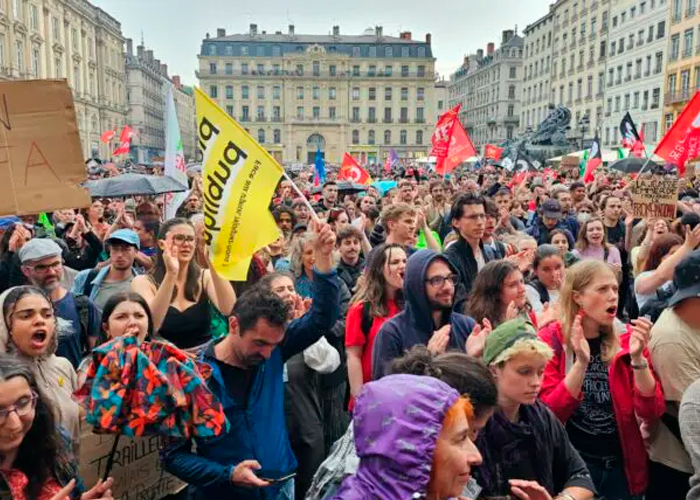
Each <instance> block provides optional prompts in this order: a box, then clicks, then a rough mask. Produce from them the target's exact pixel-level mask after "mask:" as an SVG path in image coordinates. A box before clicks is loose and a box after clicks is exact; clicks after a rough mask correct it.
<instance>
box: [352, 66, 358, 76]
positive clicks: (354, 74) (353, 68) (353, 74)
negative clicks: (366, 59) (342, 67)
mask: <svg viewBox="0 0 700 500" xmlns="http://www.w3.org/2000/svg"><path fill="white" fill-rule="evenodd" d="M352 76H360V65H359V64H356V65H354V66H353V67H352Z"/></svg>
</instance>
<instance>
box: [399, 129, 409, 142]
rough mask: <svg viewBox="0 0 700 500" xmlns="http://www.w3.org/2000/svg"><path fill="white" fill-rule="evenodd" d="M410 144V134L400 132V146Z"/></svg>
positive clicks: (403, 131)
mask: <svg viewBox="0 0 700 500" xmlns="http://www.w3.org/2000/svg"><path fill="white" fill-rule="evenodd" d="M407 142H408V133H407V132H406V131H405V130H402V131H401V132H399V144H401V145H402V146H405V145H406V143H407Z"/></svg>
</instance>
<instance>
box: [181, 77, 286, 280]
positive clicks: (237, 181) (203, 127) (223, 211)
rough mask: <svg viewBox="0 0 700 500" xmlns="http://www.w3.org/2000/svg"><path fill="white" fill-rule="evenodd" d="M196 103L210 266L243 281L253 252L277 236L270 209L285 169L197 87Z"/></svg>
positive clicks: (277, 231)
mask: <svg viewBox="0 0 700 500" xmlns="http://www.w3.org/2000/svg"><path fill="white" fill-rule="evenodd" d="M195 105H196V108H197V131H198V134H199V147H200V150H201V151H202V155H203V160H202V179H203V183H204V185H203V188H204V193H203V198H204V226H205V231H204V237H205V240H206V243H207V245H208V246H209V251H210V259H211V263H212V266H213V267H214V269H216V271H217V272H218V273H219V275H220V276H222V277H223V278H225V279H227V280H231V281H245V279H246V277H247V274H248V267H249V265H250V260H251V258H252V257H253V254H254V253H255V252H257V251H258V250H260V249H261V248H263V247H264V246H266V245H268V244H269V243H272V242H273V241H275V240H277V239H278V238H279V236H280V234H281V233H280V230H279V228H278V227H277V224H276V223H275V219H274V218H273V217H272V214H271V213H270V210H269V205H270V200H271V199H272V196H273V195H274V192H275V189H276V187H277V183H278V182H279V179H280V177H282V174H283V170H282V167H280V166H279V164H278V163H277V162H276V161H275V159H274V158H273V157H272V156H270V154H269V153H268V152H267V151H266V150H265V149H264V148H262V147H261V146H260V145H259V144H258V143H257V142H255V140H253V138H252V137H251V136H250V135H249V134H248V133H247V132H246V131H245V129H243V128H242V127H241V126H240V125H239V124H238V123H237V122H236V121H235V120H233V118H231V117H230V116H229V115H228V114H226V113H225V112H224V111H222V110H221V108H219V107H218V106H217V105H216V103H214V101H212V100H211V99H210V98H209V97H208V96H207V95H206V94H204V92H202V91H201V90H200V89H199V88H197V89H196V90H195Z"/></svg>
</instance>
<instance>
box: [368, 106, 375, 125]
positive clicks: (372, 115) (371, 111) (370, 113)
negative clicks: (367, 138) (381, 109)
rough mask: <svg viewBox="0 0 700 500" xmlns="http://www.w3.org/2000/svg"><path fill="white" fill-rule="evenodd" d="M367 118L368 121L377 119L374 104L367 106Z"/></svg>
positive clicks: (372, 121) (371, 121)
mask: <svg viewBox="0 0 700 500" xmlns="http://www.w3.org/2000/svg"><path fill="white" fill-rule="evenodd" d="M367 120H368V121H369V122H370V123H375V122H376V121H377V112H376V109H375V108H374V106H370V107H369V108H367Z"/></svg>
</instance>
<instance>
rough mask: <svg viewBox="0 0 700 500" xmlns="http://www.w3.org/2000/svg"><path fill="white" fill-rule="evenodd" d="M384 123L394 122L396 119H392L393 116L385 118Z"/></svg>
mask: <svg viewBox="0 0 700 500" xmlns="http://www.w3.org/2000/svg"><path fill="white" fill-rule="evenodd" d="M382 123H394V120H392V119H391V118H384V119H383V120H382Z"/></svg>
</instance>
